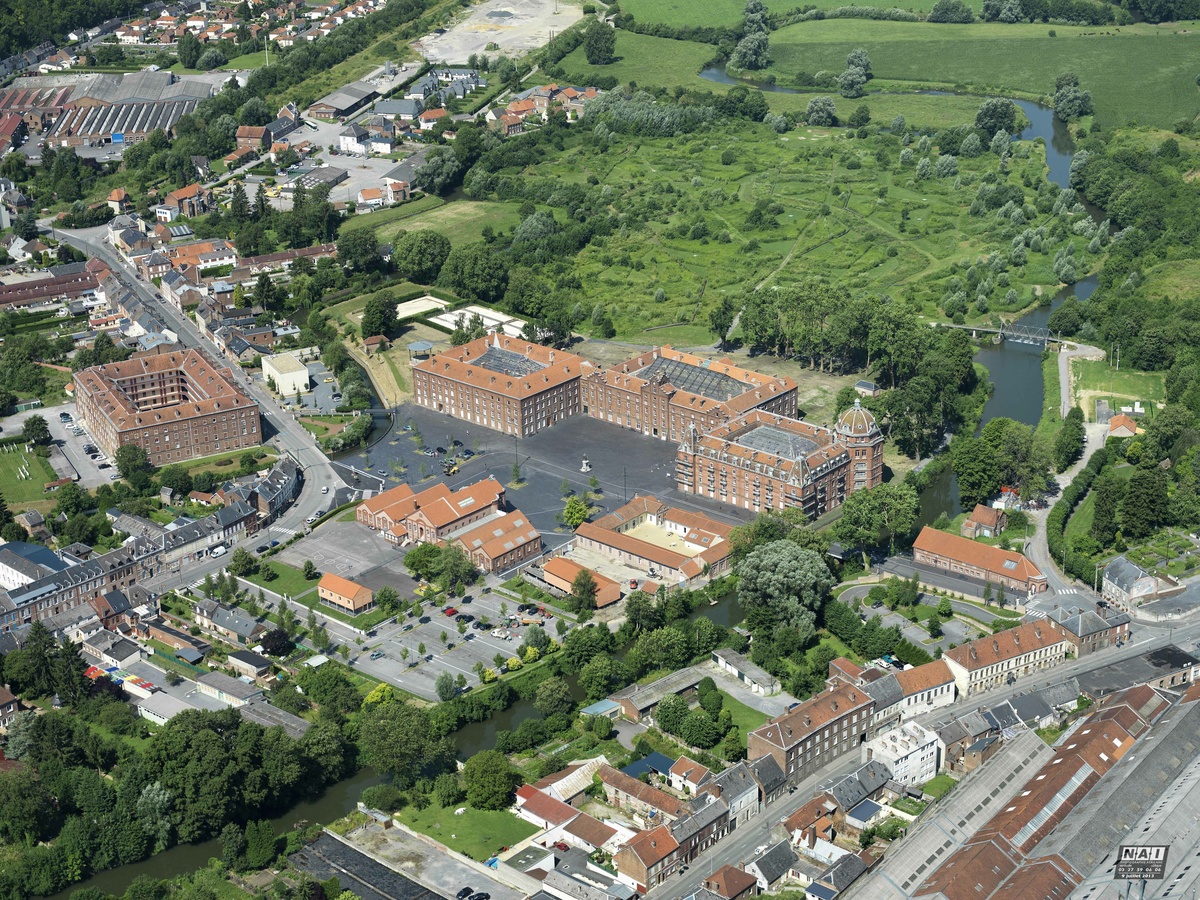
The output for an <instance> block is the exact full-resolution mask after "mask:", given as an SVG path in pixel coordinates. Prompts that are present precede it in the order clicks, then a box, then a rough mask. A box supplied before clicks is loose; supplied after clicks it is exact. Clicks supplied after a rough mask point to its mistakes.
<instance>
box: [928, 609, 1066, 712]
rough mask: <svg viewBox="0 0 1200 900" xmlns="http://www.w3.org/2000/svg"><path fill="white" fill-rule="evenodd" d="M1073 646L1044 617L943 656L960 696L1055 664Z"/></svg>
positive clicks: (1057, 625)
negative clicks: (1041, 619)
mask: <svg viewBox="0 0 1200 900" xmlns="http://www.w3.org/2000/svg"><path fill="white" fill-rule="evenodd" d="M1072 650H1073V648H1072V646H1071V642H1070V641H1069V640H1067V637H1066V634H1065V631H1064V629H1063V628H1062V626H1061V625H1059V624H1058V623H1057V622H1054V621H1051V620H1045V621H1039V622H1026V623H1025V624H1024V625H1018V626H1017V627H1016V628H1010V629H1008V630H1007V631H998V632H996V633H995V634H993V635H992V636H991V637H981V638H978V639H977V640H974V641H971V642H970V643H969V644H963V645H961V646H959V647H955V648H954V649H953V650H948V651H947V652H946V653H945V654H944V655H943V656H942V659H943V660H944V661H945V663H946V665H948V666H949V667H950V671H951V672H952V673H953V675H954V681H955V685H956V687H957V688H958V694H959V696H960V697H969V696H971V695H973V694H977V693H979V692H980V691H983V690H989V689H991V688H994V687H999V686H1001V685H1003V684H1011V683H1013V682H1015V681H1016V680H1017V679H1018V678H1020V677H1022V676H1024V675H1029V674H1032V673H1034V672H1037V671H1040V670H1042V669H1048V668H1050V667H1051V666H1056V665H1058V664H1059V663H1061V662H1062V661H1063V660H1064V659H1066V658H1067V654H1068V653H1070V652H1072Z"/></svg>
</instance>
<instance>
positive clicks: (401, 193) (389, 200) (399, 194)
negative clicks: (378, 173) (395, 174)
mask: <svg viewBox="0 0 1200 900" xmlns="http://www.w3.org/2000/svg"><path fill="white" fill-rule="evenodd" d="M410 197H412V186H411V185H409V183H408V182H407V181H389V182H388V183H387V184H385V185H384V186H383V202H384V203H386V204H387V205H388V206H395V205H396V204H397V203H403V202H404V201H405V200H408V199H409V198H410Z"/></svg>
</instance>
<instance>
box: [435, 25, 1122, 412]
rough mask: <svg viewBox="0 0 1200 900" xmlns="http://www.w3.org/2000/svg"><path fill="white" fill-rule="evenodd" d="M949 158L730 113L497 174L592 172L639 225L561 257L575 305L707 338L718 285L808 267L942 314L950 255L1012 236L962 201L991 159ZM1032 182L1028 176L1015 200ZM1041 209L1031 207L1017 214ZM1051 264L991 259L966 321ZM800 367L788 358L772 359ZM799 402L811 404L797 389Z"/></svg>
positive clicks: (738, 286)
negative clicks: (930, 165)
mask: <svg viewBox="0 0 1200 900" xmlns="http://www.w3.org/2000/svg"><path fill="white" fill-rule="evenodd" d="M624 36H625V35H622V38H623V37H624ZM655 40H658V39H655ZM672 43H677V42H672ZM935 99H940V98H935ZM973 116H974V111H973V110H972V112H971V114H970V115H969V116H966V117H965V120H969V119H971V118H973ZM839 134H840V133H839ZM831 141H835V143H832V144H831V143H830V142H831ZM727 150H732V151H733V153H734V154H735V155H734V156H733V157H729V156H725V152H726V151H727ZM827 154H828V155H827ZM1011 164H1012V168H1013V173H1012V175H1011V176H1010V178H1009V183H1010V184H1014V185H1017V184H1022V183H1023V182H1025V181H1026V179H1027V180H1028V183H1029V184H1036V183H1038V182H1040V181H1041V180H1042V178H1043V165H1044V159H1043V155H1042V153H1041V151H1040V148H1038V147H1033V148H1032V150H1031V152H1030V153H1029V155H1028V157H1027V158H1019V157H1018V158H1014V159H1013V160H1012V161H1011ZM958 166H959V170H960V175H961V179H952V178H946V179H927V180H924V181H920V182H917V181H915V180H914V178H913V172H912V170H911V169H910V168H905V167H902V166H900V164H899V162H898V159H897V151H896V148H895V147H894V146H891V145H889V144H888V142H887V140H886V139H884V138H882V137H880V138H873V137H869V138H866V139H864V140H853V141H847V140H843V139H842V138H841V137H837V138H834V137H833V133H831V132H830V131H829V130H828V129H815V128H813V129H809V128H805V129H798V130H795V131H792V132H789V133H788V134H784V135H778V134H775V133H774V132H773V131H771V130H769V129H768V128H767V127H766V126H762V125H750V124H744V125H740V126H739V134H738V140H737V141H736V142H733V143H730V142H727V141H723V140H717V139H714V137H713V136H712V135H711V134H710V133H709V132H708V131H701V132H698V133H696V134H693V135H684V136H677V137H675V138H666V139H662V138H658V139H656V138H637V137H626V138H622V139H621V141H620V142H618V143H617V144H615V145H614V146H613V147H610V148H609V149H607V150H601V149H599V148H597V147H596V146H595V145H593V144H582V143H578V142H575V141H572V142H571V143H570V144H569V145H568V146H566V147H565V148H564V150H563V151H562V152H561V153H555V154H553V155H551V156H548V157H547V158H546V159H544V160H543V161H540V162H536V163H533V164H528V165H522V166H520V167H519V168H518V167H515V166H514V167H513V168H512V169H507V170H503V171H502V172H501V173H498V174H500V175H501V177H508V176H512V177H519V178H521V179H523V180H524V181H526V182H530V183H536V182H538V181H539V180H540V181H543V182H544V183H545V184H546V185H547V186H550V185H555V186H557V185H563V184H566V185H576V184H584V183H587V182H589V181H592V180H594V181H595V182H598V184H599V185H600V186H601V189H602V190H604V191H606V192H607V193H609V194H610V196H611V199H610V202H611V205H612V207H613V209H614V212H615V214H617V215H623V216H626V217H629V218H634V219H637V220H639V221H644V222H645V223H646V225H645V227H644V228H639V229H637V230H632V231H629V232H623V231H618V232H615V233H613V234H611V235H608V236H606V237H605V238H604V239H603V240H596V241H593V242H592V243H590V244H589V245H588V246H587V247H585V248H584V249H583V250H582V251H580V252H579V254H578V255H577V256H576V257H575V259H574V260H573V269H574V271H575V273H577V274H578V276H579V281H580V285H581V287H580V290H579V292H578V293H580V294H582V296H581V298H580V300H581V302H582V304H583V306H584V308H585V309H587V308H591V307H592V306H593V305H595V304H598V303H599V304H605V305H606V306H607V307H608V310H609V312H610V313H611V315H612V317H613V321H614V324H615V326H616V330H617V333H618V336H619V337H621V338H622V339H632V338H634V337H636V338H637V339H639V340H644V341H646V342H650V341H653V342H655V343H658V342H661V341H664V340H666V339H668V338H672V339H673V338H674V337H681V338H684V339H687V340H688V341H689V342H690V343H691V344H692V345H693V346H696V345H700V344H703V343H709V342H711V339H712V337H711V333H709V334H708V335H707V337H708V340H703V338H704V337H705V332H706V331H707V329H706V328H705V323H706V322H707V318H708V312H709V311H710V310H711V309H712V308H713V307H714V306H715V305H716V304H717V303H718V302H719V301H720V299H721V298H722V296H723V295H732V296H734V297H735V298H740V297H741V296H742V295H743V294H744V292H745V291H747V290H748V289H750V288H752V287H758V286H762V288H763V289H769V288H772V287H775V286H779V287H786V286H789V285H790V284H793V283H795V282H797V281H799V280H801V279H803V278H805V277H807V276H810V275H816V276H820V277H823V278H827V279H831V280H833V281H836V282H838V283H839V284H842V285H844V286H845V287H846V288H847V290H849V291H850V292H852V293H858V292H871V293H875V294H878V295H883V294H891V295H892V296H901V297H903V298H905V299H906V301H907V302H909V303H910V304H912V305H913V307H914V308H915V309H916V311H917V313H918V315H920V316H923V317H925V318H941V317H943V315H942V313H941V310H940V309H939V304H940V303H941V302H942V300H943V299H944V298H945V297H946V296H947V295H948V292H949V291H950V289H951V288H950V285H951V278H952V277H954V269H953V268H952V267H953V266H957V265H959V264H962V265H966V266H970V265H973V264H974V262H975V260H977V259H979V258H980V257H981V256H985V255H988V254H990V253H994V252H1006V251H1007V249H1008V248H1009V245H1010V244H1011V234H1009V231H1008V228H1007V227H1006V226H1004V225H998V224H997V223H996V220H995V219H994V217H990V216H971V215H969V212H968V209H969V207H970V205H971V200H972V199H974V196H975V193H976V190H977V188H976V187H974V186H972V184H973V182H976V181H977V180H978V179H979V178H981V177H983V176H984V175H986V174H988V173H989V172H991V171H992V170H994V169H995V167H996V162H995V157H993V156H991V154H985V155H984V156H982V157H979V158H977V159H965V158H960V159H959V162H958ZM540 187H541V185H536V184H531V188H532V189H535V190H536V189H540ZM1032 196H1033V191H1032V190H1029V192H1028V193H1027V200H1028V199H1032ZM698 197H699V198H702V199H703V202H700V201H699V200H697V198H698ZM760 200H769V201H770V202H771V203H772V204H777V208H776V210H774V211H773V212H772V215H771V216H769V217H768V221H767V222H766V223H765V224H756V223H754V222H753V221H752V220H750V219H749V214H750V213H751V211H752V210H753V208H754V206H755V204H756V202H758V201H760ZM460 205H463V206H465V204H457V203H456V204H453V205H451V206H449V207H446V210H445V212H447V213H449V212H452V211H453V210H454V209H455V207H456V206H460ZM466 208H469V206H467V207H466ZM438 212H439V213H441V212H442V211H441V210H439V211H438ZM1045 221H1046V217H1045V216H1041V215H1039V216H1038V217H1037V220H1036V223H1031V224H1042V223H1044V222H1045ZM1097 261H1099V260H1097ZM1052 263H1053V254H1052V253H1051V254H1047V253H1031V254H1030V256H1029V260H1028V263H1027V265H1026V266H1025V267H1024V270H1023V271H1017V270H1012V271H1011V272H1009V273H1006V278H1009V279H1011V280H1010V282H1009V284H1008V285H1007V286H1003V287H1002V286H999V285H998V286H997V287H996V288H995V289H994V294H993V297H992V302H991V310H990V311H989V312H987V313H984V314H982V315H981V314H979V313H978V312H977V311H976V310H974V309H973V308H972V309H971V310H970V311H969V313H970V315H969V319H968V320H971V319H974V320H976V321H986V322H990V321H992V320H993V319H995V318H997V314H998V313H1003V312H1004V311H1006V310H1007V309H1008V307H1006V306H1005V299H1004V298H1005V293H1006V288H1007V287H1012V288H1013V289H1014V290H1016V291H1017V295H1018V297H1020V298H1024V299H1023V300H1022V301H1021V302H1022V305H1024V304H1027V303H1028V297H1029V296H1030V294H1031V293H1032V291H1033V289H1034V288H1035V287H1041V288H1042V289H1047V288H1049V287H1050V286H1051V285H1053V284H1054V283H1055V281H1056V278H1055V276H1054V274H1053V272H1052V271H1051V270H1052ZM1009 314H1010V315H1011V312H1010V313H1009ZM668 326H670V327H668ZM765 361H766V362H767V363H770V362H772V361H771V360H770V359H766V360H765ZM799 371H800V369H799V367H798V366H795V365H792V366H791V367H790V368H789V369H788V371H787V374H789V375H791V374H793V373H797V372H799ZM817 380H818V381H820V382H821V384H819V385H818V384H814V385H813V393H814V397H813V399H814V400H816V401H817V402H816V403H815V404H814V406H817V407H819V408H826V409H827V408H828V405H829V401H830V399H831V397H832V395H833V394H836V391H837V389H838V387H840V386H841V385H842V384H844V383H845V382H844V381H841V382H840V383H839V381H838V380H837V379H833V378H831V377H829V376H824V375H822V376H820V378H819V379H817ZM835 385H836V386H835ZM830 389H832V393H830ZM800 402H801V404H802V405H804V406H805V407H806V412H808V413H809V414H810V416H811V414H812V411H811V410H809V409H808V408H807V407H808V398H807V397H802V398H801V399H800Z"/></svg>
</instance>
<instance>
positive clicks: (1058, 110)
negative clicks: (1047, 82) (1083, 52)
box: [1009, 72, 1092, 131]
mask: <svg viewBox="0 0 1200 900" xmlns="http://www.w3.org/2000/svg"><path fill="white" fill-rule="evenodd" d="M1091 114H1092V94H1091V91H1085V90H1081V89H1080V87H1079V78H1078V76H1076V75H1075V73H1073V72H1064V73H1063V74H1062V75H1059V76H1058V78H1057V79H1055V82H1054V115H1056V116H1057V117H1058V118H1060V119H1062V120H1063V121H1064V122H1070V121H1073V120H1074V119H1078V118H1080V117H1082V116H1090V115H1091ZM1009 130H1010V131H1011V130H1012V129H1009Z"/></svg>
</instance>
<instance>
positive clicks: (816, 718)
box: [747, 685, 875, 785]
mask: <svg viewBox="0 0 1200 900" xmlns="http://www.w3.org/2000/svg"><path fill="white" fill-rule="evenodd" d="M874 707H875V701H874V700H872V699H871V697H870V696H869V695H868V694H867V693H866V692H865V691H864V690H863V689H862V688H859V687H856V686H852V685H841V686H839V687H835V688H832V689H830V690H827V691H825V692H824V693H821V694H817V695H816V696H815V697H812V698H810V699H808V700H806V701H804V702H803V703H801V704H799V705H798V706H796V707H795V708H794V709H791V710H789V711H788V712H785V713H784V714H783V715H781V716H777V717H776V718H774V719H772V720H771V721H769V722H767V723H766V724H765V725H761V726H759V727H758V728H756V729H754V730H753V731H751V732H750V734H749V735H748V736H747V748H748V752H747V757H748V758H749V759H750V760H756V759H759V758H760V757H763V756H771V757H774V759H775V762H777V763H778V764H779V767H780V768H781V769H782V770H783V771H784V772H785V773H786V776H787V781H788V784H790V785H796V784H799V783H800V782H801V781H803V780H804V779H805V778H807V777H808V776H809V775H812V774H813V773H814V772H816V771H817V770H818V769H820V768H821V767H822V766H824V765H825V764H826V763H829V762H832V761H833V760H835V759H837V758H838V757H839V756H842V755H843V754H845V753H858V752H859V747H860V745H862V744H863V743H865V742H866V739H867V735H868V734H869V733H870V729H871V714H872V712H873V710H874Z"/></svg>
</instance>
